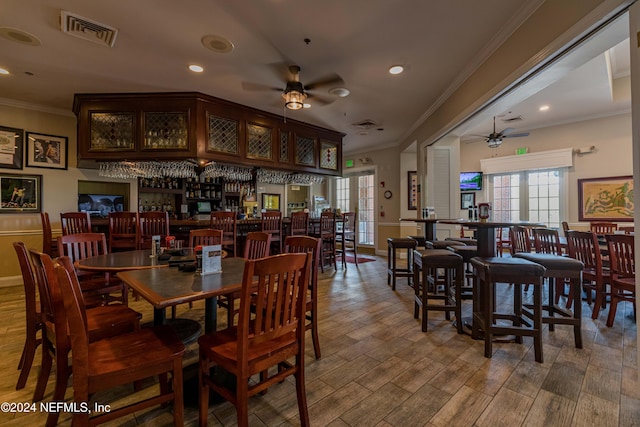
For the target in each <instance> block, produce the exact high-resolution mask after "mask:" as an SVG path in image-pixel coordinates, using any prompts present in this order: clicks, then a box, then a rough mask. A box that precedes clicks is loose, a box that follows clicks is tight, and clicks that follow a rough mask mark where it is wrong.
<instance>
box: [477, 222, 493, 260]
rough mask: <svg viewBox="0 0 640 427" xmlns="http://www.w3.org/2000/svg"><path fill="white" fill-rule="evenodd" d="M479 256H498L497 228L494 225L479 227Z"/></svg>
mask: <svg viewBox="0 0 640 427" xmlns="http://www.w3.org/2000/svg"><path fill="white" fill-rule="evenodd" d="M477 236H478V256H479V257H494V256H496V230H495V228H493V227H478V230H477Z"/></svg>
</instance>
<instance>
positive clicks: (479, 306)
mask: <svg viewBox="0 0 640 427" xmlns="http://www.w3.org/2000/svg"><path fill="white" fill-rule="evenodd" d="M471 265H472V266H473V270H474V274H475V279H476V280H475V286H474V288H473V336H474V337H478V336H480V329H482V332H483V333H484V356H485V357H487V358H491V356H492V355H493V350H492V345H493V336H494V335H498V334H504V335H515V336H516V339H515V341H516V342H517V343H522V337H523V336H530V337H533V347H534V351H535V359H536V362H539V363H542V362H543V356H542V281H543V276H544V272H545V268H544V267H543V266H542V265H540V264H537V263H534V262H531V261H527V260H526V259H522V258H500V257H487V258H481V257H475V258H473V259H471ZM498 282H500V283H503V284H507V285H509V286H513V292H514V293H513V311H510V312H497V311H496V302H495V291H496V283H498ZM522 284H533V305H532V306H531V310H529V309H527V308H523V306H522ZM524 317H527V318H529V319H531V320H532V322H533V325H531V326H529V325H528V324H527V322H526V321H525V320H524ZM498 320H510V321H511V325H508V324H504V322H501V323H498Z"/></svg>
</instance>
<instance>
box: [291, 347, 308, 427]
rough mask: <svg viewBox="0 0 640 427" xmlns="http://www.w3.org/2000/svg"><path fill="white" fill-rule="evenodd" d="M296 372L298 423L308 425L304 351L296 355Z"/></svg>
mask: <svg viewBox="0 0 640 427" xmlns="http://www.w3.org/2000/svg"><path fill="white" fill-rule="evenodd" d="M296 367H297V369H298V370H297V372H296V373H295V374H294V376H295V377H296V396H297V398H298V412H299V413H300V425H301V426H303V427H305V426H308V425H310V422H309V409H308V408H307V393H306V389H305V384H304V352H302V354H298V355H296Z"/></svg>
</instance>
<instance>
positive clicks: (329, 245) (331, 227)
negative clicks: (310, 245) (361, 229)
mask: <svg viewBox="0 0 640 427" xmlns="http://www.w3.org/2000/svg"><path fill="white" fill-rule="evenodd" d="M320 240H321V241H322V245H321V249H320V269H321V270H322V272H323V273H324V263H325V260H328V261H329V264H331V263H332V262H333V268H336V269H337V268H338V265H337V262H336V215H335V214H334V213H333V212H322V213H321V214H320Z"/></svg>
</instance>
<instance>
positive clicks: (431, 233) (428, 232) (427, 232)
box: [422, 221, 436, 241]
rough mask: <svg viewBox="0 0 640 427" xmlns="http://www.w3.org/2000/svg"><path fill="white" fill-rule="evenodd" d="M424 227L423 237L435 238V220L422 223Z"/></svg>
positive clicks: (427, 238)
mask: <svg viewBox="0 0 640 427" xmlns="http://www.w3.org/2000/svg"><path fill="white" fill-rule="evenodd" d="M422 226H423V227H424V238H425V239H426V240H427V241H429V240H435V238H436V223H435V221H431V222H425V223H423V225H422Z"/></svg>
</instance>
